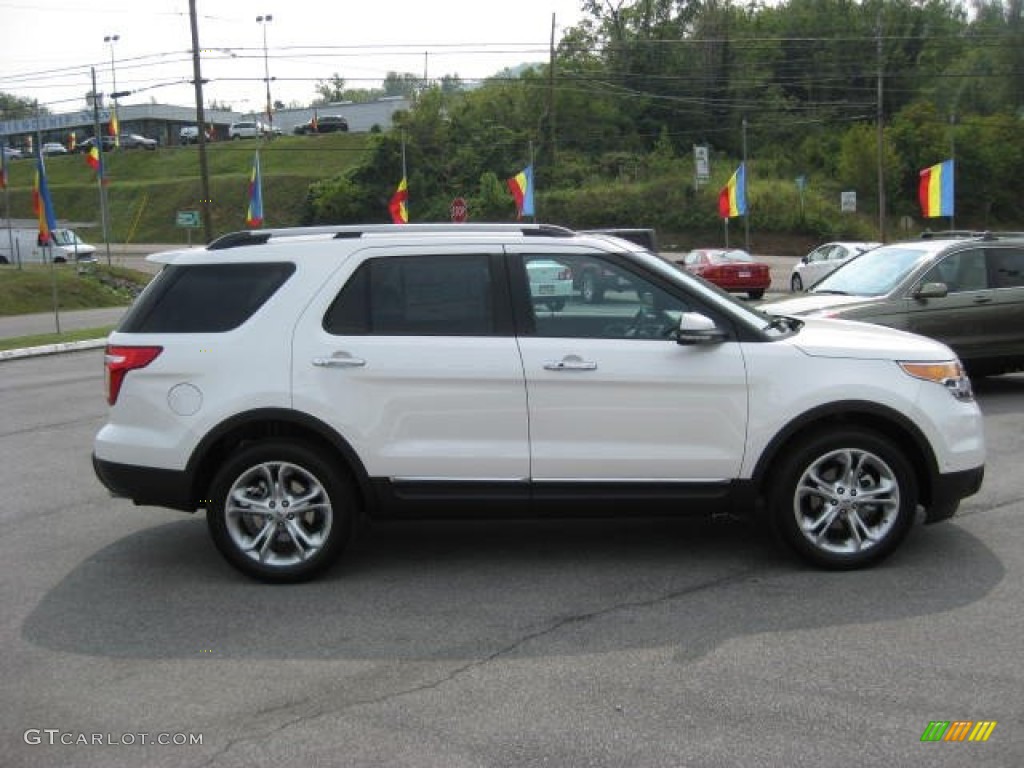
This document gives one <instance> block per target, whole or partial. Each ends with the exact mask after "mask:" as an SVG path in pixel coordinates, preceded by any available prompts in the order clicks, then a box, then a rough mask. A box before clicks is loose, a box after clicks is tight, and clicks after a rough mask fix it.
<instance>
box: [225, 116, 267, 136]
mask: <svg viewBox="0 0 1024 768" xmlns="http://www.w3.org/2000/svg"><path fill="white" fill-rule="evenodd" d="M266 133H267V130H266V128H265V127H264V126H263V123H261V122H259V121H253V120H246V121H243V122H241V123H232V124H231V125H230V126H229V127H228V138H229V139H258V138H260V137H262V136H264V135H265V134H266Z"/></svg>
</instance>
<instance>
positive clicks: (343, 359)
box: [313, 355, 366, 368]
mask: <svg viewBox="0 0 1024 768" xmlns="http://www.w3.org/2000/svg"><path fill="white" fill-rule="evenodd" d="M313 365H315V366H317V367H318V368H361V367H362V366H364V365H366V361H365V360H363V359H362V358H359V357H350V356H349V355H334V356H332V357H314V358H313Z"/></svg>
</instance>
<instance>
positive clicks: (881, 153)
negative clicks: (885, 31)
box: [875, 11, 885, 243]
mask: <svg viewBox="0 0 1024 768" xmlns="http://www.w3.org/2000/svg"><path fill="white" fill-rule="evenodd" d="M875 48H876V55H877V57H878V106H877V109H878V111H877V114H876V123H877V134H878V141H877V143H878V239H879V240H881V241H882V242H883V243H884V242H885V130H884V126H883V124H882V118H883V114H884V110H883V108H882V95H883V92H882V71H883V68H882V13H881V11H879V13H878V24H877V26H876V35H875Z"/></svg>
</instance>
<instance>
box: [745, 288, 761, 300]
mask: <svg viewBox="0 0 1024 768" xmlns="http://www.w3.org/2000/svg"><path fill="white" fill-rule="evenodd" d="M747 296H749V297H750V298H751V299H753V300H754V301H757V300H758V299H763V298H764V290H760V291H747Z"/></svg>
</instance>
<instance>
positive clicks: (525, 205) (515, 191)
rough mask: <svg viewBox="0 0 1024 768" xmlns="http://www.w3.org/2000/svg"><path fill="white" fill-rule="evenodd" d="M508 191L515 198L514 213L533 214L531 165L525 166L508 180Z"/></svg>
mask: <svg viewBox="0 0 1024 768" xmlns="http://www.w3.org/2000/svg"><path fill="white" fill-rule="evenodd" d="M507 184H508V191H509V192H511V193H512V197H514V198H515V200H516V215H517V217H518V218H520V219H521V218H523V216H533V165H532V164H530V165H528V166H526V167H525V168H524V169H523V170H521V171H520V172H519V173H517V174H516V175H515V176H513V177H512V178H511V179H509V180H508V182H507Z"/></svg>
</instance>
